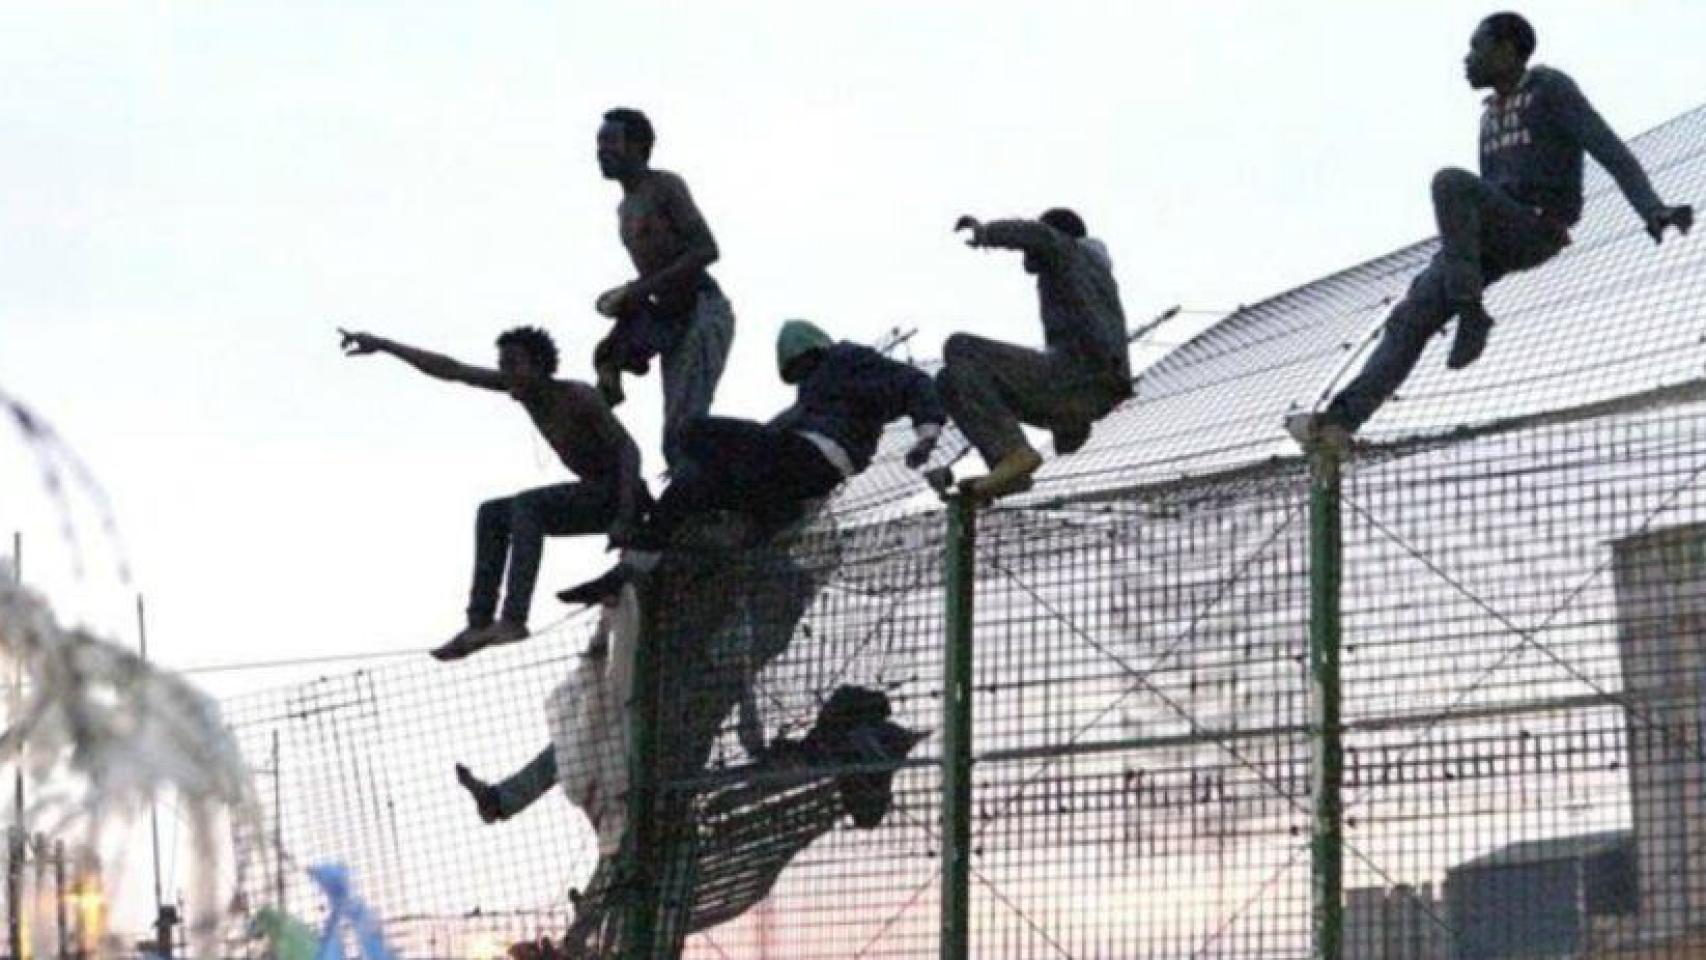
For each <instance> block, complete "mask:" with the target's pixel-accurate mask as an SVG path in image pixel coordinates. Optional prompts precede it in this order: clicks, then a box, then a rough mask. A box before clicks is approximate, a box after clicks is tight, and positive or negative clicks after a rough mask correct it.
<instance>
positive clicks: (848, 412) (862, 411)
mask: <svg viewBox="0 0 1706 960" xmlns="http://www.w3.org/2000/svg"><path fill="white" fill-rule="evenodd" d="M797 396H798V398H797V399H796V400H795V402H794V405H793V406H792V407H789V408H788V409H787V410H785V411H783V412H782V413H781V414H780V415H779V416H777V417H776V419H774V420H772V421H771V422H770V425H771V426H774V427H779V428H781V429H785V430H795V431H799V432H802V433H814V434H817V435H819V436H823V437H827V438H829V439H830V440H833V441H835V443H836V445H837V446H839V447H840V448H841V449H842V451H844V452H845V453H846V454H847V458H848V460H850V461H851V466H852V467H853V472H854V473H858V472H859V471H861V470H863V469H865V468H866V467H868V466H870V465H871V458H872V457H873V456H875V455H876V453H877V443H878V441H880V440H881V439H882V436H883V428H884V427H885V426H887V425H888V424H889V422H890V421H892V420H898V419H900V418H901V417H903V416H908V415H910V416H911V417H912V425H913V427H914V429H916V428H919V427H922V426H925V425H926V424H934V425H935V426H937V427H938V428H939V427H940V426H941V425H942V424H943V423H944V422H945V421H946V420H947V418H948V415H947V412H946V411H945V410H943V408H942V400H941V398H940V397H938V396H937V395H936V383H935V381H934V380H931V379H930V375H929V374H927V373H925V372H924V371H922V370H920V369H918V368H917V367H914V366H912V365H911V364H906V363H901V362H900V361H899V360H890V359H889V358H888V357H885V356H883V355H882V354H880V353H878V352H877V351H875V350H873V349H871V348H870V347H867V346H863V345H861V344H857V343H846V342H842V343H837V344H834V345H833V346H830V347H828V348H827V349H825V350H824V352H823V360H822V361H821V362H820V363H819V364H818V365H817V367H816V368H815V369H813V370H812V372H811V374H810V375H809V376H807V377H806V378H805V379H804V380H801V381H800V383H799V393H798V395H797Z"/></svg>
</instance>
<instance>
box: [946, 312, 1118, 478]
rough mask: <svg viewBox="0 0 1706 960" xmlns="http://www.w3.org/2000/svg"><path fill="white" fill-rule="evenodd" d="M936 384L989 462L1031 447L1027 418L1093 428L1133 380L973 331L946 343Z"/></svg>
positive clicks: (1056, 426) (1045, 424) (1052, 425)
mask: <svg viewBox="0 0 1706 960" xmlns="http://www.w3.org/2000/svg"><path fill="white" fill-rule="evenodd" d="M936 389H937V391H938V392H939V393H941V395H942V403H943V405H944V406H946V407H947V408H948V415H949V416H950V417H952V418H953V420H954V422H955V423H957V424H959V427H960V432H961V433H964V434H965V435H966V439H967V440H969V441H971V444H972V446H974V447H976V448H977V452H978V453H980V454H982V455H983V462H984V463H986V464H988V465H990V466H994V465H995V464H996V463H997V462H998V461H1000V460H1001V459H1002V458H1003V457H1005V456H1007V455H1008V454H1009V453H1012V452H1014V451H1015V450H1019V449H1021V448H1024V447H1028V446H1029V444H1027V443H1026V442H1025V433H1024V431H1023V430H1022V429H1020V426H1019V425H1020V424H1021V423H1027V424H1030V425H1031V426H1034V427H1042V428H1044V429H1047V430H1061V431H1068V430H1084V429H1088V428H1089V426H1090V424H1092V423H1094V422H1096V421H1097V420H1100V419H1101V418H1103V417H1105V416H1107V415H1108V412H1109V411H1111V410H1113V408H1114V407H1116V406H1118V405H1119V403H1120V401H1121V400H1123V399H1125V398H1126V397H1127V396H1130V395H1131V385H1130V384H1129V383H1125V382H1123V381H1120V382H1115V381H1114V380H1112V379H1110V378H1109V377H1108V376H1106V375H1105V374H1101V375H1099V374H1098V373H1097V372H1096V371H1092V370H1089V369H1086V366H1085V365H1084V364H1083V363H1080V362H1077V361H1075V360H1073V359H1072V358H1070V357H1067V356H1064V355H1062V354H1059V353H1054V352H1049V351H1042V350H1031V349H1028V348H1026V347H1020V346H1015V345H1013V344H1010V343H1002V342H1000V341H999V340H990V339H987V338H985V337H978V336H973V335H971V334H969V333H956V334H954V335H953V336H951V337H949V338H948V340H947V342H946V343H944V344H943V345H942V369H941V370H940V371H939V372H938V373H937V374H936Z"/></svg>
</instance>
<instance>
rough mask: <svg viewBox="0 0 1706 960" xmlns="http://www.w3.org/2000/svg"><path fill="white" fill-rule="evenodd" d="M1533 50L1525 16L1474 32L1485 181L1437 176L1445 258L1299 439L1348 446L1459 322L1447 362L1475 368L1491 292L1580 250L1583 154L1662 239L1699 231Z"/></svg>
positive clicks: (1473, 71)
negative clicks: (1437, 337) (1535, 61)
mask: <svg viewBox="0 0 1706 960" xmlns="http://www.w3.org/2000/svg"><path fill="white" fill-rule="evenodd" d="M1534 46H1535V36H1534V28H1533V27H1531V26H1529V23H1528V21H1527V20H1525V19H1523V18H1522V17H1521V16H1518V15H1517V14H1514V13H1495V14H1493V15H1492V16H1490V17H1488V18H1487V19H1485V20H1483V21H1481V23H1480V25H1479V26H1477V27H1476V28H1475V33H1474V35H1473V36H1472V37H1470V40H1469V53H1468V55H1467V56H1466V57H1464V59H1463V72H1464V76H1465V77H1466V78H1467V79H1468V81H1469V85H1470V86H1471V87H1473V88H1474V89H1477V90H1485V89H1489V88H1490V89H1491V90H1492V91H1493V92H1492V94H1491V95H1490V96H1488V97H1487V99H1486V110H1485V112H1484V113H1483V114H1482V115H1481V175H1480V176H1478V177H1477V176H1475V175H1474V174H1472V173H1469V172H1468V171H1466V170H1457V169H1447V170H1441V171H1440V172H1439V173H1437V174H1435V175H1434V180H1433V201H1434V218H1435V220H1436V221H1437V222H1438V224H1439V239H1440V247H1439V252H1438V253H1436V254H1434V259H1433V262H1432V263H1430V264H1429V265H1428V267H1427V269H1425V270H1423V271H1422V273H1421V274H1420V275H1418V276H1417V277H1416V279H1415V280H1414V281H1413V282H1412V283H1411V284H1410V290H1409V293H1408V294H1406V295H1405V297H1404V299H1403V300H1402V301H1401V302H1399V304H1398V305H1397V306H1396V307H1394V308H1393V309H1392V313H1391V314H1390V315H1389V316H1388V317H1387V318H1386V326H1385V329H1384V330H1383V331H1382V333H1381V337H1380V343H1379V345H1378V346H1377V347H1376V348H1375V351H1374V354H1373V355H1372V356H1370V357H1369V359H1368V362H1367V363H1366V364H1365V365H1364V366H1363V369H1362V372H1361V373H1360V374H1358V375H1357V378H1356V379H1355V380H1353V381H1351V383H1350V385H1349V386H1347V387H1346V388H1345V389H1344V390H1343V391H1342V392H1340V393H1339V395H1338V396H1336V397H1334V398H1333V401H1332V403H1331V404H1329V405H1328V407H1327V410H1326V412H1325V413H1322V414H1311V413H1297V414H1292V415H1290V416H1288V417H1286V419H1285V426H1286V429H1287V430H1288V431H1290V432H1291V434H1292V436H1293V437H1294V438H1296V439H1297V441H1298V442H1299V443H1303V444H1309V443H1313V442H1326V443H1329V444H1334V445H1339V446H1342V445H1344V443H1345V442H1346V441H1348V439H1349V435H1350V434H1352V433H1355V432H1356V431H1357V430H1358V429H1360V428H1361V427H1362V425H1363V423H1364V422H1366V421H1367V420H1368V418H1369V417H1371V416H1373V415H1374V412H1375V411H1376V410H1378V409H1380V406H1381V404H1383V403H1385V402H1386V400H1387V398H1389V397H1390V396H1391V395H1392V393H1393V392H1394V391H1395V390H1397V389H1398V386H1399V385H1400V384H1402V383H1403V382H1404V379H1405V378H1406V377H1408V376H1409V375H1410V371H1411V370H1412V369H1414V368H1415V366H1416V361H1417V360H1418V359H1420V358H1421V355H1422V350H1423V348H1424V347H1426V346H1427V342H1428V339H1429V338H1430V337H1432V336H1433V335H1434V334H1436V333H1438V332H1439V331H1440V330H1441V329H1442V328H1443V327H1444V326H1445V323H1446V321H1447V320H1450V319H1451V318H1452V317H1454V316H1455V317H1456V318H1457V336H1456V338H1455V339H1454V340H1453V341H1452V344H1451V354H1450V355H1449V356H1448V357H1447V358H1446V366H1447V367H1449V368H1450V369H1452V370H1461V369H1463V368H1464V367H1467V366H1469V365H1470V364H1471V363H1474V362H1475V360H1476V358H1478V357H1479V356H1480V355H1481V351H1482V350H1483V349H1484V348H1485V347H1486V345H1487V334H1488V333H1489V332H1490V331H1491V330H1492V327H1493V318H1492V317H1491V316H1489V315H1488V313H1487V309H1486V307H1485V306H1484V305H1483V304H1482V302H1481V293H1482V291H1483V290H1484V289H1485V288H1486V286H1487V285H1488V284H1490V283H1493V282H1494V281H1496V280H1498V279H1499V278H1500V277H1503V276H1504V275H1506V274H1509V273H1515V272H1517V271H1519V270H1530V269H1533V268H1534V267H1537V266H1540V265H1541V264H1543V263H1545V262H1546V261H1548V260H1550V259H1552V258H1553V257H1554V256H1556V255H1557V253H1558V251H1560V250H1562V249H1563V248H1564V247H1565V246H1567V245H1568V244H1569V243H1570V233H1569V230H1570V227H1572V226H1574V225H1575V223H1576V221H1577V220H1579V219H1580V218H1581V215H1582V154H1583V152H1584V151H1585V152H1586V153H1588V154H1591V155H1592V156H1593V158H1594V159H1595V160H1598V161H1599V163H1600V165H1601V166H1603V167H1604V168H1605V169H1606V172H1608V173H1610V174H1611V176H1612V179H1614V180H1616V181H1617V186H1618V189H1620V190H1622V191H1623V195H1624V197H1626V198H1628V200H1629V203H1630V205H1631V206H1633V207H1634V208H1635V212H1636V213H1638V214H1640V216H1641V219H1642V220H1643V221H1644V222H1645V223H1646V227H1647V232H1648V233H1649V234H1651V235H1652V237H1653V241H1654V242H1655V243H1656V242H1659V241H1661V240H1663V239H1664V232H1665V228H1666V227H1671V226H1674V227H1677V228H1678V229H1679V230H1681V231H1682V232H1683V233H1687V232H1688V229H1689V227H1691V226H1692V225H1693V222H1694V211H1693V209H1692V208H1690V207H1686V206H1682V207H1667V206H1665V205H1664V203H1663V202H1661V201H1660V200H1659V198H1658V195H1657V194H1655V193H1654V192H1653V187H1652V184H1651V183H1649V182H1648V180H1647V175H1646V173H1645V172H1644V171H1643V170H1642V169H1641V164H1640V161H1638V160H1636V159H1635V156H1634V154H1632V153H1630V152H1629V148H1628V147H1626V146H1624V145H1623V141H1622V140H1619V139H1618V137H1617V134H1616V133H1614V132H1613V131H1612V129H1611V127H1609V126H1608V125H1607V124H1606V122H1605V121H1604V120H1603V119H1601V118H1600V115H1599V114H1598V113H1597V112H1596V111H1595V110H1594V108H1593V105H1592V104H1590V103H1588V101H1587V98H1586V97H1584V96H1582V92H1581V90H1579V89H1577V87H1576V84H1575V81H1573V80H1571V79H1570V78H1569V77H1568V76H1566V75H1565V74H1564V73H1563V72H1562V71H1559V70H1555V69H1553V68H1551V67H1544V66H1538V65H1537V66H1533V67H1530V66H1529V65H1528V59H1529V57H1530V56H1531V55H1532V54H1533V53H1534Z"/></svg>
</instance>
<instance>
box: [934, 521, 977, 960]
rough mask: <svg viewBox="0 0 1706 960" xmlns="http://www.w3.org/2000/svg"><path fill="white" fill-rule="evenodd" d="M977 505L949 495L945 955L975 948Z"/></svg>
mask: <svg viewBox="0 0 1706 960" xmlns="http://www.w3.org/2000/svg"><path fill="white" fill-rule="evenodd" d="M976 546H977V505H976V503H975V502H973V501H972V500H971V499H970V498H968V497H965V496H955V497H951V498H949V500H948V538H947V544H946V550H945V553H946V557H945V558H944V559H945V562H946V565H947V569H946V571H945V576H944V593H945V594H946V597H945V600H946V604H945V606H946V630H945V633H946V641H947V642H946V649H945V650H944V652H943V657H942V932H941V956H942V960H965V958H966V957H967V956H969V954H970V951H971V811H972V806H971V794H972V782H971V767H972V725H971V719H972V717H971V706H972V704H971V696H972V600H973V595H974V593H975V585H976V575H975V570H974V561H975V549H976Z"/></svg>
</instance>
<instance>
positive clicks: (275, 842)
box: [272, 730, 290, 914]
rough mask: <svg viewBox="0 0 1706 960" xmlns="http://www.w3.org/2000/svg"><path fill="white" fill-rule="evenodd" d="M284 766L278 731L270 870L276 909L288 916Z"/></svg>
mask: <svg viewBox="0 0 1706 960" xmlns="http://www.w3.org/2000/svg"><path fill="white" fill-rule="evenodd" d="M283 781H284V764H283V763H282V762H281V761H280V754H279V750H278V731H277V730H274V731H273V732H272V868H273V883H274V884H276V893H275V894H274V895H275V896H276V897H277V901H278V903H277V906H278V909H279V910H280V911H281V912H283V913H286V914H288V913H289V912H290V904H289V903H288V902H286V899H285V893H284V891H285V884H284V786H283Z"/></svg>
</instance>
